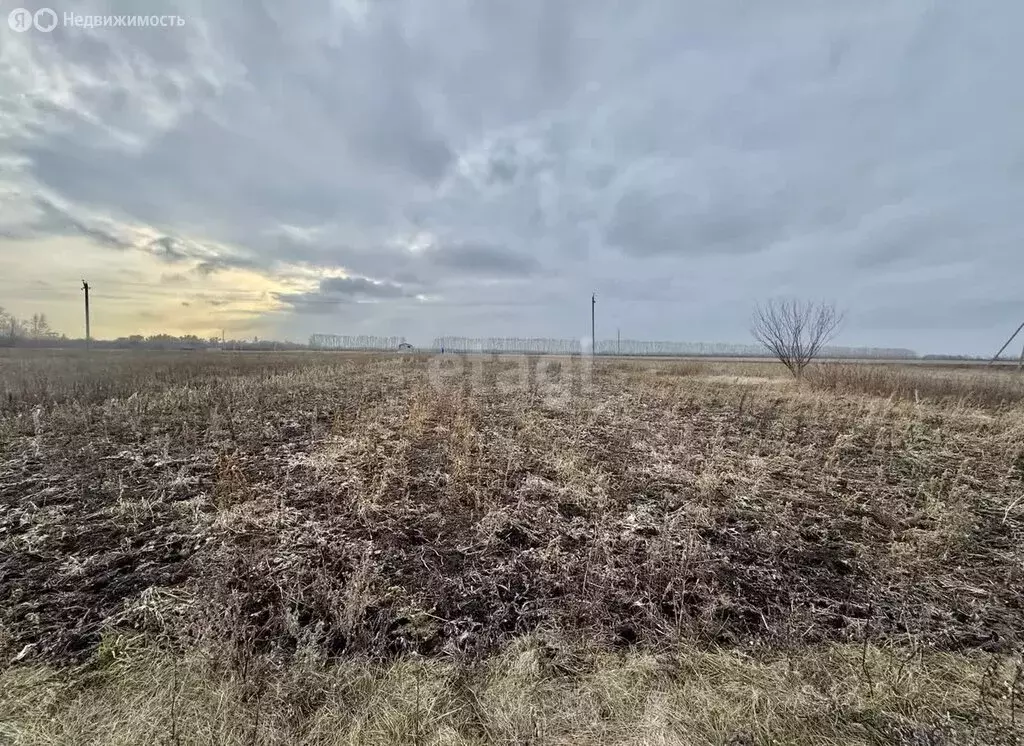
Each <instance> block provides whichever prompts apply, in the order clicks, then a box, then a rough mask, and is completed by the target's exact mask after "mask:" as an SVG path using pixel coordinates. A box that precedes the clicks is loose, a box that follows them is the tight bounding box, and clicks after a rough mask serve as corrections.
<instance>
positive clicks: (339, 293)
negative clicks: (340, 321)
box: [276, 277, 410, 313]
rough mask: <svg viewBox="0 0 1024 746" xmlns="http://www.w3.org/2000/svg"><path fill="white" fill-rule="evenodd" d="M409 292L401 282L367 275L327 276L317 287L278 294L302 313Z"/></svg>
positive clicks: (398, 296)
mask: <svg viewBox="0 0 1024 746" xmlns="http://www.w3.org/2000/svg"><path fill="white" fill-rule="evenodd" d="M409 296H410V293H409V291H407V290H406V289H405V288H403V287H402V286H400V285H395V284H394V283H390V282H374V281H373V280H370V279H367V278H365V277H325V278H324V279H322V280H320V283H319V287H318V288H317V289H316V290H315V291H312V292H304V293H277V294H276V298H277V299H278V300H279V301H281V302H282V303H286V304H288V305H290V306H292V307H293V308H294V309H295V311H296V312H298V313H329V312H331V311H332V310H333V309H335V308H337V307H338V306H340V305H344V304H349V303H356V302H360V301H367V300H393V299H396V298H403V297H409Z"/></svg>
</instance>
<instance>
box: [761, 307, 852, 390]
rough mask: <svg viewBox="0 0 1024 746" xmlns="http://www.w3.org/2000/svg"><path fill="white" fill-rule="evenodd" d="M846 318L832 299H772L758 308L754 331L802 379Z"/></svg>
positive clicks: (771, 351)
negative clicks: (817, 300) (807, 368)
mask: <svg viewBox="0 0 1024 746" xmlns="http://www.w3.org/2000/svg"><path fill="white" fill-rule="evenodd" d="M842 321H843V315H842V313H840V312H838V311H836V308H835V306H834V305H831V304H828V303H814V302H811V301H799V300H793V299H786V300H770V301H768V303H766V304H765V305H763V306H758V307H757V309H756V310H755V311H754V317H753V320H752V322H751V333H752V334H753V335H754V339H756V340H757V341H758V342H760V343H761V344H762V345H764V346H765V348H766V349H767V350H768V351H769V352H770V353H771V354H772V355H774V356H775V357H777V358H778V359H779V362H781V363H782V364H783V365H785V366H786V368H787V369H789V372H790V373H792V374H793V376H794V377H795V378H798V379H799V378H802V377H803V373H804V368H806V367H807V365H808V364H809V363H810V362H811V361H812V360H813V359H814V358H815V357H817V355H818V353H819V352H821V348H822V347H824V346H825V345H826V344H828V342H829V340H831V339H832V337H834V336H835V334H836V332H837V331H838V330H839V326H840V325H841V324H842Z"/></svg>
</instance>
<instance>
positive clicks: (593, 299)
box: [590, 293, 597, 355]
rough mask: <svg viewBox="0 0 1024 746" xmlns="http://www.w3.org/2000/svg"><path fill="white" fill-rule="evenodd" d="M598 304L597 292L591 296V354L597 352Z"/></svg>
mask: <svg viewBox="0 0 1024 746" xmlns="http://www.w3.org/2000/svg"><path fill="white" fill-rule="evenodd" d="M596 305H597V293H593V294H592V295H591V296H590V354H591V355H596V354H597V337H595V336H594V306H596Z"/></svg>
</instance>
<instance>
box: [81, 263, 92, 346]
mask: <svg viewBox="0 0 1024 746" xmlns="http://www.w3.org/2000/svg"><path fill="white" fill-rule="evenodd" d="M82 290H84V291H85V351H86V352H88V351H89V345H90V342H91V340H92V330H91V329H90V327H89V283H88V282H86V281H85V280H82Z"/></svg>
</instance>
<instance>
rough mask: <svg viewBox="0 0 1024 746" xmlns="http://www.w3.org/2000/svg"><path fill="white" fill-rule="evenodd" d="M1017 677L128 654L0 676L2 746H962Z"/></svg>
mask: <svg viewBox="0 0 1024 746" xmlns="http://www.w3.org/2000/svg"><path fill="white" fill-rule="evenodd" d="M1017 678H1019V668H1016V667H1015V666H1014V665H1013V664H1012V662H1010V661H1008V660H1001V661H994V660H992V659H989V658H986V657H985V656H978V655H974V656H971V655H962V654H942V653H924V652H923V651H922V652H921V653H920V654H914V653H911V654H910V655H908V654H907V652H906V651H902V650H901V651H894V650H887V649H884V648H877V647H874V646H868V647H864V646H858V645H838V646H809V647H803V648H801V649H798V650H795V651H792V652H790V653H786V654H782V653H779V652H777V651H776V652H774V653H773V652H766V651H760V652H758V651H746V652H745V651H742V650H714V649H711V650H700V649H697V648H692V647H682V648H678V649H675V650H670V651H664V652H662V653H660V654H653V653H639V652H634V653H626V654H615V653H609V652H601V651H599V650H594V649H589V648H587V647H585V646H584V647H570V646H560V645H557V644H555V645H553V644H551V643H550V642H547V641H545V640H544V638H542V637H538V636H533V637H528V638H524V639H520V640H518V641H516V642H514V643H512V644H510V645H509V646H508V647H506V648H505V649H504V650H503V651H502V652H500V653H498V654H496V655H493V656H491V657H489V658H487V659H486V660H484V661H482V662H480V663H477V664H466V663H460V662H458V661H452V660H445V659H436V658H435V659H425V658H417V657H412V658H402V659H400V660H396V661H393V662H390V663H386V664H382V663H379V662H371V661H366V660H361V659H358V658H351V659H346V660H341V661H338V662H334V663H330V664H325V663H323V662H317V661H316V660H297V661H293V662H292V663H291V664H289V665H288V666H285V667H275V668H263V669H261V670H259V671H250V672H249V673H248V674H243V673H242V672H240V671H239V670H237V669H225V668H223V667H221V666H219V665H218V664H217V662H216V660H215V659H211V658H204V657H201V656H197V655H195V654H192V655H187V656H184V657H182V656H175V655H170V654H167V653H163V652H160V651H158V650H152V649H149V648H145V647H141V648H132V647H131V644H130V643H129V644H128V645H127V646H122V647H121V648H120V649H118V650H117V651H116V652H111V653H109V654H108V655H107V656H106V657H105V658H103V659H102V660H101V661H100V662H97V663H94V664H93V665H91V666H89V667H86V668H81V669H77V670H67V669H64V670H55V669H50V668H45V667H32V668H16V669H9V670H7V671H5V672H2V673H0V740H2V741H3V743H5V744H9V745H10V746H70V745H71V744H83V745H84V744H90V745H93V746H115V745H116V746H123V745H127V744H171V745H173V746H192V745H195V746H207V745H208V744H217V745H218V746H234V745H237V746H249V745H251V744H260V745H265V746H270V745H272V744H273V745H278V744H280V745H281V746H284V745H285V744H287V745H288V746H302V745H304V744H309V745H314V744H315V745H316V746H334V745H338V746H340V745H342V744H365V745H367V746H373V745H375V744H379V745H380V746H396V745H398V744H412V745H415V746H419V745H420V744H444V745H445V746H483V745H484V744H533V745H535V746H546V745H548V744H550V745H552V746H553V745H555V744H558V745H560V746H568V745H570V744H579V745H581V746H582V745H584V744H586V745H588V746H590V745H598V744H635V745H636V746H649V745H651V744H680V745H683V744H685V745H686V746H693V745H698V744H709V745H710V744H755V743H759V744H760V743H765V744H767V743H772V744H808V743H814V744H836V745H837V746H838V745H839V744H843V745H844V746H852V745H854V744H906V745H907V746H911V745H917V744H929V745H930V744H935V745H936V746H938V745H940V744H955V743H965V744H966V743H1007V744H1009V743H1014V742H1016V741H1015V739H1018V738H1020V737H1022V736H1024V728H1022V726H1024V714H1021V713H1018V712H1017V708H1018V707H1020V706H1022V704H1024V703H1016V700H1015V699H1014V700H1011V695H1013V696H1017V691H1016V689H1017V688H1018V687H1019V685H1020V682H1019V681H1017V683H1016V684H1015V679H1017Z"/></svg>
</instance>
